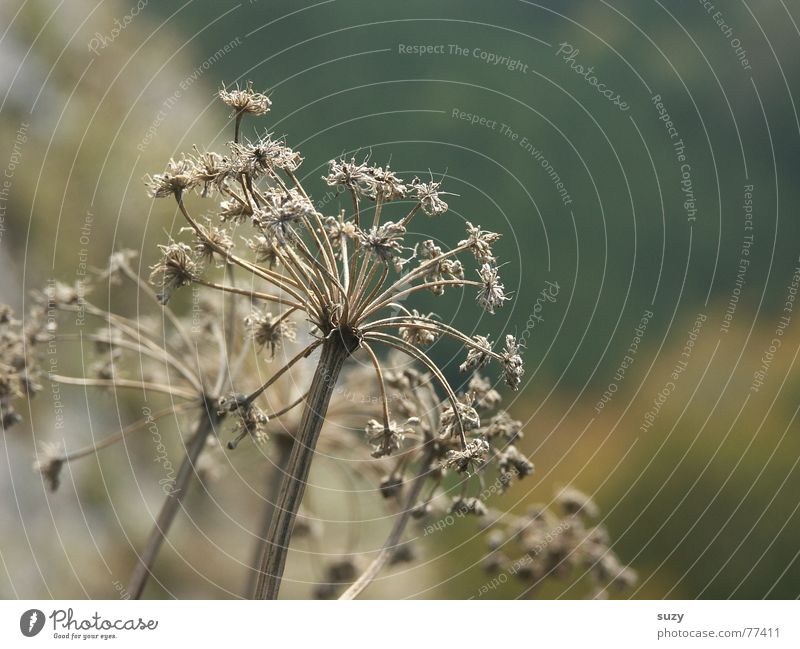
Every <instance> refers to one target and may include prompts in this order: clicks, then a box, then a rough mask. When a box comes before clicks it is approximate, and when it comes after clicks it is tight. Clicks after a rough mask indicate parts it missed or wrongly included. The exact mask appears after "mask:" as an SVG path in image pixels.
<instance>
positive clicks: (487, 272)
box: [476, 264, 511, 314]
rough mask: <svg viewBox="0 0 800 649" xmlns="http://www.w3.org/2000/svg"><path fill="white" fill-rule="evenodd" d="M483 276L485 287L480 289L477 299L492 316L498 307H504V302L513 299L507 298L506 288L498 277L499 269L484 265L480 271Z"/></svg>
mask: <svg viewBox="0 0 800 649" xmlns="http://www.w3.org/2000/svg"><path fill="white" fill-rule="evenodd" d="M478 274H479V275H480V276H481V281H482V282H483V286H481V287H480V289H478V296H477V298H476V300H477V302H478V304H480V305H481V307H482V308H483V309H484V310H486V311H488V312H489V313H491V314H494V310H495V309H496V308H497V307H500V306H503V302H505V301H506V300H510V299H511V298H509V297H507V296H506V293H505V287H504V286H503V284H502V282H501V281H500V278H499V277H498V275H497V269H496V268H495V267H494V266H491V265H489V264H484V265H483V266H481V269H480V270H479V271H478Z"/></svg>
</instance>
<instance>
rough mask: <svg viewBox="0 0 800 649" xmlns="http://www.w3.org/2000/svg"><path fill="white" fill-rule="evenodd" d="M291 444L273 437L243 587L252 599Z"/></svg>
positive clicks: (287, 439) (286, 437)
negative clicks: (251, 556) (273, 442)
mask: <svg viewBox="0 0 800 649" xmlns="http://www.w3.org/2000/svg"><path fill="white" fill-rule="evenodd" d="M293 443H294V440H293V438H292V437H290V436H289V435H287V434H285V433H280V434H278V435H276V436H275V458H274V460H273V462H274V463H273V465H272V467H271V468H270V470H269V471H267V488H266V494H264V504H263V509H262V510H261V525H260V527H259V530H258V538H256V543H255V546H254V552H253V559H252V561H251V562H250V570H248V572H247V584H246V586H245V593H246V595H245V596H246V597H252V596H253V593H254V592H255V588H256V578H257V577H258V567H259V565H260V564H261V554H262V552H263V544H264V543H265V542H266V540H267V539H268V538H269V526H270V524H271V523H272V517H273V515H274V514H275V500H276V499H277V497H278V492H279V491H280V488H281V483H282V482H283V472H284V470H285V469H284V467H285V466H286V465H287V464H288V463H289V456H290V455H291V453H292V444H293Z"/></svg>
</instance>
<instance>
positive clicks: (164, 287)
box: [150, 242, 196, 304]
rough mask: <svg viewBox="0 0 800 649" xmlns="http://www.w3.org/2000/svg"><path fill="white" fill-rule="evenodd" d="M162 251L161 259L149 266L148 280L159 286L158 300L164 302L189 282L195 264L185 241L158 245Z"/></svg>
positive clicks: (192, 275) (192, 276) (192, 277)
mask: <svg viewBox="0 0 800 649" xmlns="http://www.w3.org/2000/svg"><path fill="white" fill-rule="evenodd" d="M158 247H159V248H160V249H161V252H162V253H163V257H162V258H161V261H159V262H158V263H157V264H155V265H154V266H151V269H152V272H151V273H150V282H152V283H153V284H154V285H156V286H160V287H161V292H160V293H159V294H158V301H159V302H160V303H161V304H166V303H167V302H168V301H169V299H170V297H171V296H172V294H173V293H174V292H175V291H176V290H177V289H179V288H180V287H182V286H186V285H187V284H191V282H192V280H193V279H194V276H195V269H196V265H195V262H194V260H193V259H192V255H191V253H192V249H191V248H189V246H187V245H186V244H185V243H175V242H173V243H170V244H168V245H166V246H163V245H159V246H158Z"/></svg>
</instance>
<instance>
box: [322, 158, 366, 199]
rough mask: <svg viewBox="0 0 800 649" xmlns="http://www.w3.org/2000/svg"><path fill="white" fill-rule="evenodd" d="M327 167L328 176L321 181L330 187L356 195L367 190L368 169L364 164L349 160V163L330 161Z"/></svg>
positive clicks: (352, 159) (353, 159)
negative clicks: (352, 192) (342, 189)
mask: <svg viewBox="0 0 800 649" xmlns="http://www.w3.org/2000/svg"><path fill="white" fill-rule="evenodd" d="M328 166H329V170H328V175H327V176H323V179H324V180H325V182H326V183H327V184H328V185H329V186H330V187H341V188H344V189H347V190H350V191H354V192H356V193H358V194H365V193H366V192H367V191H368V190H369V183H370V174H369V167H368V166H367V165H366V164H365V163H363V162H361V163H359V162H356V159H355V158H351V159H350V162H346V161H345V160H331V161H330V162H329V163H328Z"/></svg>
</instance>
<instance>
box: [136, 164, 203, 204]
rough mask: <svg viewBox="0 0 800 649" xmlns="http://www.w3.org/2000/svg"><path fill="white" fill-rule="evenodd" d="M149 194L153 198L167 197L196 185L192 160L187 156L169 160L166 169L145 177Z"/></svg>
mask: <svg viewBox="0 0 800 649" xmlns="http://www.w3.org/2000/svg"><path fill="white" fill-rule="evenodd" d="M146 183H147V186H148V187H149V189H150V196H152V197H153V198H167V197H169V196H177V197H179V198H180V196H181V194H182V193H183V192H184V191H186V190H188V189H191V188H192V187H194V186H196V185H197V184H198V183H199V180H198V179H197V174H196V171H195V166H194V162H193V161H192V160H191V159H189V158H181V159H180V160H174V159H173V160H170V161H169V163H168V164H167V170H166V171H165V172H164V173H162V174H155V175H153V176H147V177H146Z"/></svg>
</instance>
